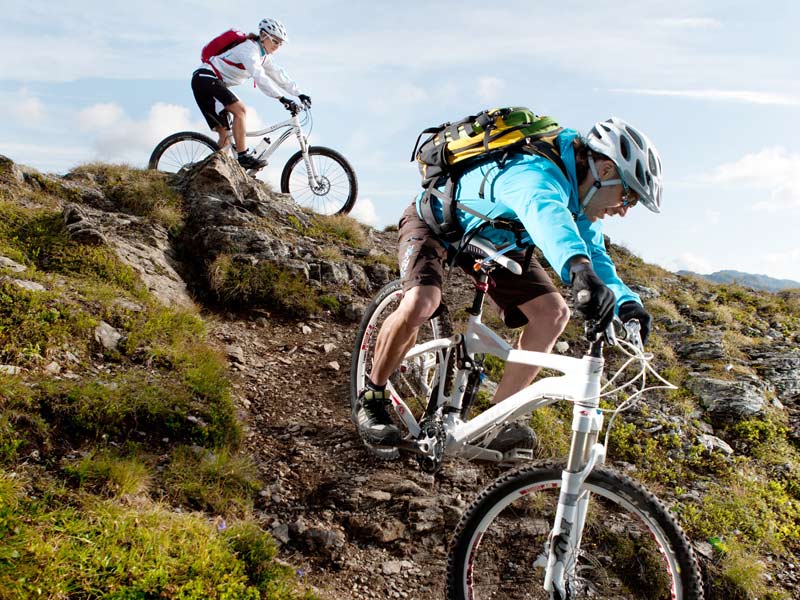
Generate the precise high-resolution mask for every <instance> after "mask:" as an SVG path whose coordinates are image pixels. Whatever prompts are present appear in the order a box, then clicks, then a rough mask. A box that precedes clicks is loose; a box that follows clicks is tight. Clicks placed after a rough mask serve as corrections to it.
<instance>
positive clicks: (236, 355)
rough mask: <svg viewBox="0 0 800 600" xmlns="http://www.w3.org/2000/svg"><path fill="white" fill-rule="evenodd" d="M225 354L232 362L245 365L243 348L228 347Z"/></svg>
mask: <svg viewBox="0 0 800 600" xmlns="http://www.w3.org/2000/svg"><path fill="white" fill-rule="evenodd" d="M225 353H226V354H227V355H228V358H229V359H230V360H231V362H233V363H237V364H240V365H243V364H244V350H242V348H241V346H226V347H225Z"/></svg>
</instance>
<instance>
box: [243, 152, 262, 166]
mask: <svg viewBox="0 0 800 600" xmlns="http://www.w3.org/2000/svg"><path fill="white" fill-rule="evenodd" d="M236 160H238V161H239V165H240V166H241V167H242V168H244V169H260V168H262V167H265V166H267V161H265V160H259V159H258V158H256V156H255V154H253V153H252V152H242V153H241V154H239V155H238V156H237V157H236Z"/></svg>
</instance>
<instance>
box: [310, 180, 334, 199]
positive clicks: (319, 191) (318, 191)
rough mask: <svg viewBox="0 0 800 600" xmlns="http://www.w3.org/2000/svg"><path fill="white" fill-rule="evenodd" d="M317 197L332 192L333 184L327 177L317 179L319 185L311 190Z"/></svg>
mask: <svg viewBox="0 0 800 600" xmlns="http://www.w3.org/2000/svg"><path fill="white" fill-rule="evenodd" d="M311 191H313V192H314V194H315V195H317V196H325V195H327V194H328V192H330V191H331V182H330V181H329V180H328V178H327V177H317V184H316V185H315V186H313V187H312V188H311Z"/></svg>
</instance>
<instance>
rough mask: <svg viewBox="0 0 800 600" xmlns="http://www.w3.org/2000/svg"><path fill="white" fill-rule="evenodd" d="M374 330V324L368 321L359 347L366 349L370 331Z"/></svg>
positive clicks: (370, 337) (370, 335)
mask: <svg viewBox="0 0 800 600" xmlns="http://www.w3.org/2000/svg"><path fill="white" fill-rule="evenodd" d="M374 331H375V325H374V324H373V323H370V324H369V325H368V326H367V330H366V331H365V332H364V341H363V342H361V349H362V350H366V349H367V348H368V347H369V342H370V340H371V339H372V333H373V332H374Z"/></svg>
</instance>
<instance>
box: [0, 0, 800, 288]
mask: <svg viewBox="0 0 800 600" xmlns="http://www.w3.org/2000/svg"><path fill="white" fill-rule="evenodd" d="M115 4H116V3H108V2H107V1H106V0H102V1H100V0H63V2H52V1H42V0H29V1H27V2H24V3H21V2H17V1H13V2H12V1H11V0H0V32H2V35H0V55H2V56H4V58H5V60H4V61H3V66H2V68H0V114H3V115H4V116H5V117H6V123H5V127H4V128H3V129H2V130H1V131H0V154H3V155H6V156H8V157H9V158H11V159H12V160H14V161H15V162H17V163H21V164H25V165H29V166H32V167H34V168H37V169H39V170H41V171H44V172H52V173H58V174H63V173H66V172H68V171H69V170H70V169H72V168H74V167H75V166H77V165H79V164H82V163H86V162H91V161H98V160H100V161H104V162H114V163H127V164H130V165H132V166H138V167H144V166H145V165H146V163H147V160H148V158H149V155H150V152H151V151H152V149H153V147H154V146H155V144H156V143H157V142H158V141H159V140H160V139H162V138H163V137H165V136H167V135H168V134H170V133H173V132H176V131H181V130H197V131H204V132H207V133H209V132H208V131H207V126H206V125H205V122H204V120H203V119H202V117H201V115H200V112H199V109H198V108H197V106H196V104H195V103H194V99H193V97H192V93H191V89H190V85H189V82H190V78H191V74H192V71H193V70H194V69H195V68H196V67H197V66H199V64H200V59H199V55H200V49H201V48H202V47H203V46H204V45H205V44H206V43H207V42H208V41H209V40H210V39H212V38H213V37H215V36H216V35H217V34H219V33H221V32H222V31H224V30H226V29H229V28H236V29H241V30H244V31H255V30H256V29H257V25H258V22H259V21H260V20H261V19H262V18H264V17H267V16H270V17H273V18H277V19H279V20H281V21H282V22H283V23H284V24H285V26H286V28H287V30H288V33H289V41H288V43H286V44H284V45H283V46H282V47H281V48H280V49H279V50H278V52H277V53H276V54H275V55H274V59H275V62H277V63H278V64H279V65H280V66H282V67H283V68H284V69H285V70H286V71H287V72H288V73H289V74H290V75H291V76H292V78H293V79H295V80H296V81H297V82H298V84H299V85H300V88H301V89H302V90H303V92H304V93H306V94H308V95H310V96H311V97H312V100H313V103H314V105H313V116H314V127H313V130H312V132H311V143H312V144H318V145H324V146H329V147H332V148H335V149H337V150H339V151H340V152H342V153H343V154H344V155H345V156H347V158H348V159H349V160H350V162H351V163H352V164H353V166H354V168H355V170H356V173H357V175H358V179H359V187H360V191H359V197H358V200H357V202H356V206H355V208H354V210H353V213H352V215H353V216H355V217H356V218H358V219H359V220H361V221H363V222H365V223H368V224H370V225H373V226H376V227H383V226H386V225H388V224H391V223H396V221H397V219H398V218H399V216H400V214H401V213H402V211H403V209H404V208H405V207H406V206H407V205H408V203H409V202H410V201H411V199H412V197H413V196H414V195H415V194H417V193H418V191H419V189H420V188H419V173H418V171H417V168H416V166H415V165H414V164H413V163H411V162H409V158H410V155H411V150H412V147H413V145H414V141H415V140H416V138H417V135H418V133H419V131H421V130H422V129H424V128H425V127H428V126H431V125H437V124H439V123H442V122H444V121H448V120H456V119H459V118H461V117H463V116H465V115H468V114H474V113H476V112H478V111H479V110H482V109H484V108H491V107H496V106H528V107H529V108H531V109H532V110H534V112H537V113H539V114H547V115H552V116H554V117H555V118H556V119H557V120H558V121H559V123H560V124H562V125H564V126H566V127H571V128H573V129H576V130H578V131H581V132H584V133H585V132H586V131H588V129H590V128H591V126H592V125H593V124H594V123H595V122H596V121H601V120H604V119H606V118H608V117H610V116H612V115H615V116H618V117H621V118H623V119H625V120H627V121H628V122H630V123H631V124H633V125H634V126H636V127H638V128H639V129H641V130H642V131H644V132H645V133H646V134H647V135H648V136H649V137H650V138H651V139H652V140H653V142H654V143H655V144H656V146H657V147H658V149H659V151H660V152H661V155H662V161H663V166H664V177H665V184H664V197H663V206H662V213H661V214H659V215H656V214H654V213H651V212H649V211H648V210H647V209H645V208H644V207H643V206H641V205H640V206H639V207H636V208H635V209H633V210H631V211H630V212H629V213H628V215H627V216H626V217H625V218H624V219H622V218H619V217H610V218H607V219H606V220H605V223H604V228H605V232H606V233H607V234H608V235H609V236H610V238H611V240H612V241H613V242H615V243H619V244H622V245H623V246H625V247H627V248H628V249H630V250H631V251H633V252H635V253H636V254H638V255H639V256H641V257H642V258H643V259H645V260H646V261H648V262H652V263H656V264H658V265H661V266H662V267H665V268H667V269H671V270H678V269H690V270H693V271H697V272H701V273H710V272H712V271H716V270H721V269H736V270H740V271H745V272H750V273H759V274H766V275H769V276H772V277H778V278H789V279H793V280H796V281H800V245H799V244H798V243H797V237H796V236H797V232H796V229H797V225H798V223H799V221H798V217H800V147H798V144H797V143H796V141H797V140H798V139H800V78H798V77H797V63H798V58H800V42H799V41H798V38H799V37H800V36H798V34H797V23H799V22H800V3H797V2H792V1H790V0H785V1H777V0H762V1H761V2H754V1H741V0H708V1H702V0H700V1H697V0H694V1H691V2H689V1H686V0H669V1H663V2H662V1H649V0H640V1H638V2H635V1H623V0H605V1H603V2H597V1H596V0H592V1H587V0H561V1H559V2H552V1H540V0H504V1H503V2H500V3H496V2H491V3H490V2H485V1H484V2H475V1H472V0H458V1H454V0H438V1H437V2H429V1H423V0H405V1H404V2H389V1H383V0H370V1H365V0H354V1H347V2H345V1H334V0H304V1H303V2H294V3H274V4H273V5H272V6H270V5H269V4H261V3H256V2H252V1H251V2H240V1H239V0H228V1H226V2H224V3H223V2H219V1H187V0H172V1H171V2H168V3H165V2H163V1H155V0H139V1H138V2H130V3H121V4H119V5H116V6H115ZM234 91H235V92H236V94H237V95H238V96H239V97H240V98H241V99H242V100H243V101H244V102H245V104H247V106H248V111H249V112H248V115H249V118H248V129H253V128H256V127H258V126H263V125H264V124H267V123H271V122H275V121H278V120H283V119H285V118H286V113H285V111H284V109H283V108H282V107H281V105H280V104H279V103H278V102H277V101H276V100H274V99H271V98H267V97H266V96H264V95H263V94H261V93H260V92H259V91H258V90H255V89H253V87H252V85H248V84H245V85H243V86H239V87H237V88H234ZM284 149H285V150H286V151H285V152H284ZM295 150H296V147H291V144H290V143H288V142H287V143H286V144H284V147H283V148H282V149H281V150H280V151H279V152H278V153H276V155H275V157H274V158H273V160H272V164H270V165H269V166H268V167H267V168H266V169H265V170H264V172H263V175H262V177H263V178H264V179H265V180H267V181H268V182H271V183H272V184H273V185H277V183H278V181H279V176H280V170H281V168H282V166H283V163H284V162H285V160H286V158H288V156H289V154H290V153H293V152H294V151H295ZM639 283H642V284H645V285H646V282H639Z"/></svg>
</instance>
